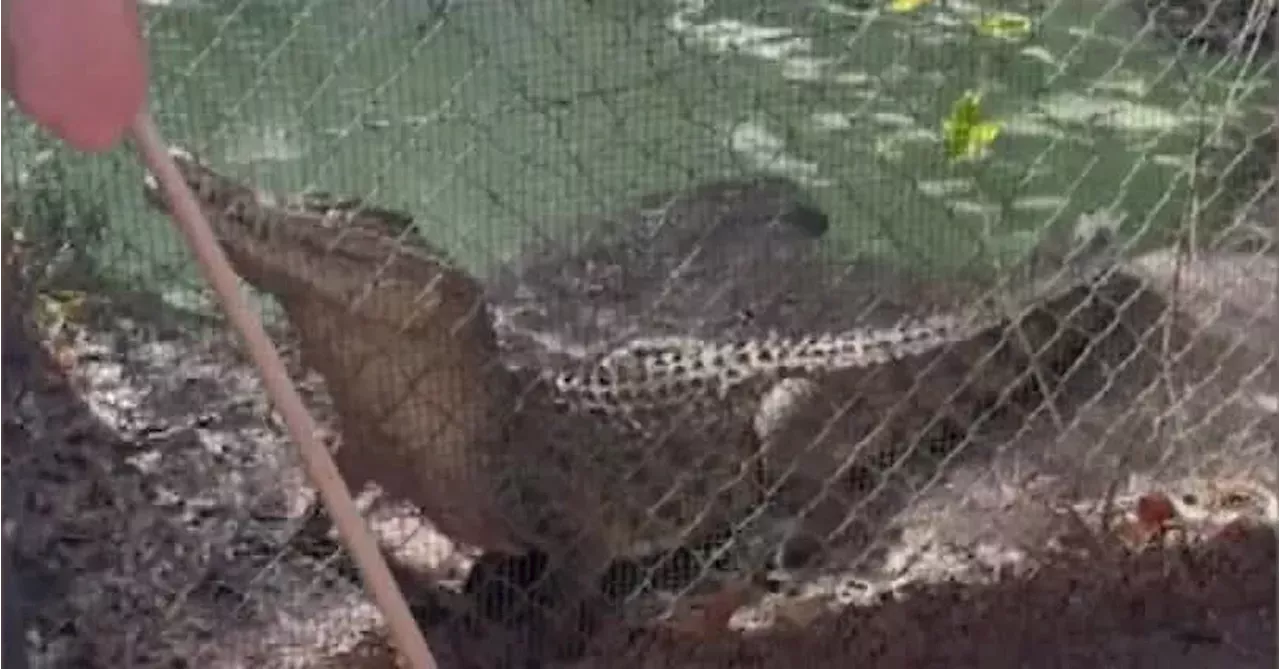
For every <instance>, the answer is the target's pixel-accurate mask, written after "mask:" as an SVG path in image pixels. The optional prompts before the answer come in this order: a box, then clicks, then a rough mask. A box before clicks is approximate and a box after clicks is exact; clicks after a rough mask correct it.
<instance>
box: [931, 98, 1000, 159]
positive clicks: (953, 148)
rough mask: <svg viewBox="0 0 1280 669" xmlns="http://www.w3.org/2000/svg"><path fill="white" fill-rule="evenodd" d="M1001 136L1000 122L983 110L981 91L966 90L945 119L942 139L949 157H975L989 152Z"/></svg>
mask: <svg viewBox="0 0 1280 669" xmlns="http://www.w3.org/2000/svg"><path fill="white" fill-rule="evenodd" d="M999 136H1000V124H999V123H997V122H993V121H990V120H987V119H986V118H985V116H984V114H983V113H982V94H981V93H979V92H977V91H966V92H965V94H964V95H962V96H960V99H958V100H956V101H955V102H954V103H953V104H952V105H951V114H950V115H949V116H948V117H947V118H946V119H945V120H943V122H942V143H943V147H944V149H945V150H946V153H947V158H948V159H951V160H973V159H977V158H981V157H982V156H984V155H986V153H987V151H988V150H989V149H990V148H991V145H992V144H993V143H994V142H995V141H996V138H997V137H999Z"/></svg>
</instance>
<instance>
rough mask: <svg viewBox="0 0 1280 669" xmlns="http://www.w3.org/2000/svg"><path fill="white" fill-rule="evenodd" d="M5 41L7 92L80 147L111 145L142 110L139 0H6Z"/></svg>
mask: <svg viewBox="0 0 1280 669" xmlns="http://www.w3.org/2000/svg"><path fill="white" fill-rule="evenodd" d="M3 48H4V51H3V86H4V90H5V92H7V93H8V94H9V95H10V96H12V98H13V100H14V102H16V103H17V106H18V109H20V110H21V111H22V112H23V113H25V114H26V115H28V116H29V117H31V118H32V119H33V120H34V121H35V122H36V123H38V124H40V125H41V126H42V127H44V128H45V129H46V130H48V131H50V132H52V133H53V134H54V135H56V136H58V138H60V139H62V140H63V141H65V142H67V143H68V144H70V145H71V146H72V147H75V148H77V149H80V150H82V151H103V150H106V149H109V148H111V146H112V145H114V144H115V143H116V142H117V141H118V140H119V139H120V137H121V136H122V135H123V134H124V132H125V131H126V130H127V129H128V127H129V124H131V123H132V122H133V120H134V117H135V116H137V114H138V112H139V111H141V110H142V107H143V104H144V102H145V100H146V91H147V60H146V57H147V56H146V49H145V46H144V43H143V40H142V34H141V30H140V26H139V23H138V7H137V4H136V2H135V0H4V24H3Z"/></svg>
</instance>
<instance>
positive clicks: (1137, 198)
mask: <svg viewBox="0 0 1280 669" xmlns="http://www.w3.org/2000/svg"><path fill="white" fill-rule="evenodd" d="M433 1H436V0H433ZM709 4H712V5H713V8H712V9H707V8H705V7H703V3H702V2H701V1H700V0H645V1H643V2H641V1H638V0H453V3H452V6H450V7H449V8H448V10H447V11H443V12H441V11H438V8H435V7H433V6H432V5H431V4H430V3H429V2H424V1H420V0H390V1H389V2H383V1H381V0H371V1H370V2H361V3H353V2H349V1H348V2H343V1H339V0H316V1H306V0H280V1H254V2H231V1H225V0H206V1H204V2H199V1H197V0H173V4H169V5H164V6H159V5H152V6H149V7H148V8H147V11H146V18H147V23H148V33H149V37H150V40H151V43H152V49H153V60H154V81H155V85H154V91H153V99H154V108H155V111H156V114H157V116H158V118H159V120H160V123H161V126H162V129H163V131H164V133H165V135H166V137H167V138H168V139H169V140H170V141H171V142H172V143H176V144H182V145H184V146H187V147H188V148H192V149H195V150H196V151H197V152H198V153H199V154H200V155H202V156H204V157H205V158H207V159H208V160H210V161H212V162H213V163H214V164H215V165H218V166H220V167H222V168H224V169H226V170H228V171H230V172H232V173H235V174H239V175H242V176H244V177H245V178H247V179H251V180H253V181H255V182H257V183H261V184H264V185H267V186H271V187H277V188H282V189H301V188H305V187H313V188H319V189H323V190H328V191H331V192H338V193H344V194H363V195H365V196H367V197H368V198H370V199H372V200H376V201H378V202H380V203H382V204H385V205H389V206H395V207H403V208H406V209H408V210H411V211H413V212H415V213H416V214H417V215H418V216H420V218H421V220H422V231H423V234H424V235H426V236H428V237H430V238H431V239H433V240H434V241H436V242H437V243H439V244H441V245H443V246H445V247H447V248H449V249H450V250H452V251H453V252H454V253H455V254H456V255H458V256H459V257H460V258H462V259H463V260H464V261H466V262H468V263H471V264H472V265H473V266H476V267H480V266H483V265H484V264H486V263H489V262H493V261H497V260H500V259H501V258H503V257H505V256H507V255H508V254H510V253H511V252H513V251H514V250H515V249H516V248H517V247H518V246H519V245H520V243H521V240H522V238H527V237H528V236H529V235H533V234H545V233H546V232H548V231H549V229H548V227H547V226H546V225H545V222H546V221H548V220H556V219H561V220H563V219H565V218H569V217H572V216H573V215H575V214H578V213H583V212H588V211H599V210H607V209H609V208H611V207H613V206H614V205H615V203H617V202H619V201H621V200H622V199H624V198H627V197H631V196H636V195H639V194H641V193H644V192H646V191H651V190H654V189H662V188H670V187H679V186H681V185H686V184H689V183H690V182H693V181H698V180H704V179H710V178H714V177H719V176H725V175H734V174H743V173H748V172H757V171H773V172H780V173H785V174H789V175H791V176H793V177H795V178H797V179H800V180H802V181H803V182H805V183H807V184H808V185H809V186H810V187H811V190H812V192H813V196H814V199H815V200H817V201H818V202H819V203H820V204H821V205H822V206H823V207H825V208H826V209H827V210H828V211H829V212H831V213H832V214H833V215H834V217H835V218H836V220H837V235H836V236H837V237H838V238H839V239H840V241H842V242H845V243H846V245H847V246H846V247H847V248H849V249H852V252H867V253H875V254H886V255H889V256H891V257H893V258H896V259H899V260H903V261H907V262H913V263H918V262H928V263H932V264H938V265H940V266H945V265H946V264H949V263H956V262H964V261H967V260H968V258H969V257H970V256H971V255H973V254H974V253H977V252H979V251H983V250H985V251H987V252H995V253H1013V252H1020V251H1022V250H1024V249H1026V248H1027V246H1028V245H1029V244H1030V243H1031V241H1032V240H1033V239H1034V238H1035V237H1036V236H1037V234H1038V231H1039V230H1041V229H1042V228H1043V227H1044V226H1046V225H1069V224H1070V223H1072V222H1074V221H1075V220H1076V218H1077V217H1078V216H1079V215H1080V214H1081V213H1083V212H1089V211H1093V210H1095V209H1099V208H1103V207H1114V208H1117V209H1120V210H1123V211H1124V212H1126V213H1127V214H1128V218H1127V219H1126V225H1128V226H1129V227H1130V229H1132V230H1134V231H1135V232H1136V231H1152V230H1154V231H1160V230H1168V229H1170V228H1172V227H1174V226H1177V225H1178V224H1179V223H1180V222H1181V221H1183V220H1184V215H1185V212H1186V211H1187V210H1188V197H1189V196H1188V193H1189V192H1190V191H1191V189H1190V187H1189V185H1190V179H1189V174H1190V167H1191V164H1192V162H1191V159H1190V156H1191V154H1192V152H1193V150H1194V149H1195V147H1196V146H1198V145H1200V144H1201V143H1203V140H1204V139H1205V138H1206V137H1213V136H1215V134H1216V133H1217V132H1218V131H1219V130H1220V129H1221V127H1222V126H1223V125H1224V124H1230V123H1234V122H1237V121H1239V120H1240V119H1242V118H1245V117H1246V116H1247V114H1248V110H1249V108H1250V105H1251V104H1255V103H1256V101H1257V100H1258V99H1263V100H1267V99H1270V100H1274V96H1275V83H1274V82H1275V64H1274V60H1273V61H1271V62H1269V63H1266V64H1262V65H1258V64H1256V63H1255V64H1254V65H1248V64H1244V63H1239V62H1226V61H1221V60H1219V59H1216V58H1212V57H1203V56H1201V57H1195V56H1185V57H1183V58H1181V59H1177V58H1176V54H1175V52H1174V51H1173V50H1172V49H1171V48H1170V46H1169V45H1168V44H1166V43H1163V42H1160V41H1158V40H1157V39H1155V38H1154V37H1150V38H1142V37H1139V36H1138V29H1139V27H1140V23H1139V20H1138V18H1137V17H1136V15H1135V14H1133V13H1132V12H1131V10H1130V9H1129V8H1128V6H1127V5H1125V4H1120V3H1116V4H1113V5H1105V4H1102V3H1101V1H1100V0H1063V1H1062V2H1057V3H1053V4H1043V5H1042V4H1040V3H1037V2H1032V1H1030V0H1028V1H1027V2H1016V3H1015V2H1003V3H998V2H987V3H984V4H982V5H974V4H968V3H964V2H956V1H954V0H950V1H948V2H946V3H942V4H937V3H935V4H929V5H925V6H924V7H922V8H920V9H919V10H917V11H915V12H912V13H909V14H895V13H893V12H890V11H887V8H886V7H885V6H882V5H877V4H871V3H864V4H861V5H853V4H842V3H839V2H823V1H814V2H806V1H799V0H787V1H777V2H767V3H765V2H761V1H760V0H720V1H719V2H716V3H709ZM995 10H1004V11H1011V12H1017V13H1019V14H1022V15H1025V16H1029V17H1033V18H1036V19H1037V20H1035V21H1034V22H1033V23H1032V26H1031V27H1032V32H1031V34H1030V35H1027V36H1026V37H1025V39H1024V40H1021V41H1012V42H1011V41H1002V40H1000V39H996V38H992V37H987V36H983V35H980V34H978V33H976V32H975V31H974V30H973V29H972V27H971V26H972V19H973V18H974V17H975V16H978V15H980V14H981V13H982V12H990V11H995ZM1175 60H1177V62H1176V63H1175ZM968 89H981V90H983V91H985V94H984V102H983V108H984V111H985V113H987V114H989V115H990V116H991V117H992V118H993V119H994V120H996V121H998V122H999V123H1000V125H1001V128H1002V131H1001V134H1000V136H999V137H998V138H997V140H996V141H995V143H994V144H993V145H992V146H991V147H990V150H989V152H988V154H987V156H986V157H985V158H983V159H981V160H978V161H969V162H965V161H961V162H956V161H953V160H949V159H948V158H947V156H946V155H945V153H944V151H943V150H942V148H941V147H942V143H941V141H942V140H941V134H940V133H941V126H942V121H943V119H944V118H945V117H946V116H947V115H948V113H949V112H948V110H949V109H950V107H951V105H952V103H953V101H955V100H956V99H957V98H958V97H960V96H961V95H962V94H963V92H964V91H965V90H968ZM1267 96H1269V97H1267ZM5 135H6V139H7V140H9V143H8V144H6V147H8V150H7V151H5V166H6V167H7V168H14V167H17V168H19V169H21V168H22V167H23V165H24V164H25V161H27V160H28V159H29V157H30V154H31V152H32V150H33V147H35V146H36V143H34V142H33V140H32V134H31V132H30V131H29V129H27V128H25V127H24V126H22V125H21V124H19V123H14V122H11V120H10V118H9V116H8V115H7V116H6V124H5ZM11 173H14V171H13V170H12V169H10V171H9V172H7V173H6V174H11ZM71 173H72V176H71V177H70V178H69V179H70V180H69V188H73V189H79V190H80V191H82V192H84V193H88V194H89V196H90V197H94V198H99V199H101V200H102V201H103V202H105V203H106V204H107V206H108V207H109V209H110V213H111V215H110V219H111V226H112V229H111V231H110V234H109V235H108V239H107V243H105V244H104V245H103V249H101V252H102V253H103V254H104V256H106V257H108V258H109V261H108V262H109V264H110V265H111V266H112V267H114V268H116V269H117V271H119V272H120V273H122V274H127V275H129V276H132V277H134V280H135V281H139V282H160V283H165V284H169V283H175V282H177V281H178V280H179V279H178V278H177V277H179V276H184V275H185V276H188V277H189V276H190V274H189V272H187V271H186V268H187V267H188V266H189V261H188V259H187V256H186V255H185V253H184V252H183V251H181V250H180V249H179V248H178V247H177V246H176V245H175V243H174V241H173V238H172V236H171V235H169V234H168V226H167V223H166V222H165V221H164V220H163V219H162V218H160V217H158V216H156V215H154V214H153V213H151V212H149V211H147V210H146V209H145V207H143V206H142V202H141V198H140V196H139V193H138V188H137V185H138V183H139V177H140V172H139V170H138V169H137V168H136V167H134V166H133V164H132V161H131V159H130V158H129V156H128V155H125V154H122V153H119V152H117V153H115V154H111V155H108V156H103V157H95V158H85V159H80V158H76V159H75V161H74V162H73V164H72V166H71ZM1202 190H1203V189H1202ZM1210 190H1212V189H1210ZM173 288H174V286H171V285H170V286H167V289H170V290H172V289H173Z"/></svg>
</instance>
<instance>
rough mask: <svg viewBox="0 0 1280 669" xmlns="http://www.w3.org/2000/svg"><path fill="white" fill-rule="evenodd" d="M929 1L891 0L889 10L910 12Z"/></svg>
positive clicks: (900, 12)
mask: <svg viewBox="0 0 1280 669" xmlns="http://www.w3.org/2000/svg"><path fill="white" fill-rule="evenodd" d="M928 3H929V0H889V11H891V12H895V13H897V14H909V13H911V12H914V11H916V10H917V9H920V8H921V7H923V6H925V5H926V4H928Z"/></svg>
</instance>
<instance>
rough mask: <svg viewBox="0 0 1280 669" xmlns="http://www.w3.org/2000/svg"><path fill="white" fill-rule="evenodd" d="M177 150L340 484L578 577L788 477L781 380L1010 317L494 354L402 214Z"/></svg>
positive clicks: (697, 527)
mask: <svg viewBox="0 0 1280 669" xmlns="http://www.w3.org/2000/svg"><path fill="white" fill-rule="evenodd" d="M175 158H176V159H177V161H178V163H179V166H180V168H181V169H182V171H183V173H184V175H185V177H186V179H187V181H188V183H189V185H190V186H191V187H192V189H193V190H194V191H195V192H196V194H197V196H198V198H199V200H200V201H201V203H202V205H203V207H204V210H205V213H206V215H207V216H208V217H209V218H210V221H211V223H212V224H213V225H214V228H215V233H216V234H217V235H218V237H219V239H220V241H221V243H222V245H223V247H224V248H225V250H226V251H227V254H228V257H229V258H230V260H231V261H232V264H233V265H234V267H235V269H236V271H237V272H238V273H239V274H240V275H241V276H242V277H243V278H244V279H245V280H246V281H248V282H249V283H250V284H252V285H253V286H254V287H255V288H257V289H259V290H261V291H263V292H265V293H267V294H270V295H272V296H273V297H275V298H276V299H277V300H278V301H279V302H280V303H281V305H282V307H283V308H284V310H285V312H286V315H287V316H288V318H289V320H290V321H291V323H292V324H293V325H294V327H295V329H296V330H297V332H298V334H299V336H300V338H301V340H302V349H303V356H304V361H305V362H306V364H308V366H311V367H313V368H315V369H316V370H317V371H318V372H319V373H320V374H321V375H322V376H323V377H324V379H325V381H326V385H327V386H328V388H329V391H330V393H331V394H332V396H333V400H334V405H335V408H336V409H337V411H338V414H339V417H340V422H341V426H340V427H341V432H342V434H343V436H344V440H345V443H344V444H343V446H342V447H341V448H340V449H339V451H338V464H339V467H340V468H341V469H342V471H343V473H344V475H345V476H347V477H348V478H349V479H350V480H351V483H352V484H353V485H360V484H363V483H364V482H366V481H374V482H376V483H378V484H379V485H380V486H382V487H383V488H384V489H385V490H387V491H388V492H389V493H390V494H392V495H395V496H397V497H401V498H403V499H406V500H408V501H411V502H413V503H415V504H417V505H418V506H419V507H420V508H422V510H423V512H424V513H425V514H426V515H427V517H428V518H430V519H431V520H432V521H433V522H434V523H436V524H437V526H438V528H439V529H440V530H441V531H443V532H444V533H446V534H448V535H450V536H451V537H453V538H455V539H458V540H461V541H464V542H467V543H470V544H473V545H477V546H480V547H482V548H486V549H491V550H498V551H508V552H517V551H519V550H521V549H522V548H524V547H529V546H534V547H538V548H542V549H544V550H546V551H548V552H551V553H558V554H561V555H567V556H568V559H571V560H576V561H577V563H576V564H581V565H582V571H583V573H586V574H596V573H599V570H601V569H603V566H604V564H606V563H607V562H608V561H610V560H611V559H614V558H617V557H620V556H628V555H635V554H637V553H646V552H649V551H653V550H663V549H669V548H671V547H673V546H676V545H679V544H681V543H684V542H686V541H691V540H696V539H697V538H698V537H699V536H702V535H705V534H708V533H710V532H711V531H713V530H716V529H718V528H722V527H724V526H726V525H729V526H732V525H735V524H736V523H737V522H738V521H740V520H741V519H742V518H744V517H746V516H749V515H751V514H752V513H753V512H754V511H755V510H757V509H758V508H759V507H760V505H761V503H762V502H764V501H765V499H766V497H767V496H768V494H769V490H770V487H771V480H770V479H772V478H774V477H773V475H772V474H771V473H770V468H771V467H774V466H776V465H778V464H781V465H783V466H782V467H780V469H786V470H790V469H791V468H792V467H791V463H788V462H782V463H779V462H777V461H776V460H775V461H769V460H768V458H767V457H766V456H769V457H773V458H776V457H777V455H778V453H779V450H778V449H776V448H773V447H771V446H770V445H769V444H768V443H762V442H768V441H769V440H770V439H773V438H774V435H775V434H788V433H794V430H791V429H790V427H789V426H792V425H794V424H795V423H796V422H797V420H795V419H793V418H792V416H793V415H798V416H804V415H805V412H804V411H803V410H802V407H801V405H800V404H797V403H796V402H788V401H785V400H786V393H777V392H774V391H775V389H776V388H777V387H778V384H779V383H780V382H783V381H788V380H794V379H801V380H812V381H814V382H817V383H826V381H825V379H827V378H832V379H837V380H838V379H841V378H843V376H842V375H847V374H853V375H855V377H857V375H858V374H861V373H862V372H864V371H866V370H868V369H874V368H878V367H883V366H884V363H886V362H889V361H893V360H899V359H902V358H911V357H919V356H926V355H930V354H932V353H933V352H936V351H938V350H940V349H941V348H943V347H946V346H947V345H948V344H953V343H955V342H957V341H961V340H965V339H972V338H973V337H974V336H975V335H977V334H980V333H982V332H984V331H987V330H990V329H992V328H997V327H999V326H1000V325H1001V324H1002V323H1004V322H1006V321H1008V320H1009V318H1010V311H1009V308H1008V307H1006V306H1003V305H1002V306H1001V307H1000V308H991V307H988V308H985V309H981V310H968V311H959V312H956V313H954V314H953V315H950V316H939V317H934V318H926V319H919V320H915V321H910V322H904V323H901V324H899V325H896V326H893V327H887V328H854V329H847V330H843V331H838V332H835V333H833V334H828V335H814V336H808V337H804V336H793V335H790V334H786V333H771V332H765V333H762V334H759V335H757V336H755V337H752V338H747V339H733V338H726V337H718V336H715V335H714V331H711V332H709V333H708V334H707V336H695V337H656V338H655V337H648V338H632V339H630V340H628V341H623V342H622V343H620V344H618V345H616V346H614V347H612V348H611V349H609V350H607V351H605V352H603V353H596V354H588V355H583V356H576V357H574V356H571V358H572V359H569V360H565V361H563V362H560V363H557V364H547V365H530V364H505V363H504V359H503V358H504V352H503V350H502V348H501V346H500V345H499V339H498V336H497V335H496V334H495V329H494V326H493V323H492V319H491V316H490V310H489V308H488V306H487V305H486V295H485V290H484V289H483V287H482V286H481V285H480V283H479V282H478V281H477V280H476V279H474V278H473V277H472V276H470V275H469V274H468V273H467V272H465V271H464V270H463V269H461V268H460V267H458V266H457V265H456V264H454V263H453V262H452V261H451V260H449V257H448V255H447V254H445V253H444V252H443V251H442V250H440V249H437V248H435V247H433V246H431V245H430V244H428V243H426V242H424V241H423V240H422V239H421V238H419V237H418V236H416V235H415V234H413V233H412V232H411V228H412V219H411V218H410V217H408V216H406V215H404V214H400V213H397V212H392V211H386V210H380V209H376V208H368V207H364V206H363V205H362V204H361V203H360V202H359V201H355V200H348V201H338V200H333V199H330V198H321V197H312V198H306V197H299V198H284V197H278V196H275V195H273V194H271V193H267V192H264V191H260V190H257V189H254V188H251V187H248V186H245V185H243V184H240V183H238V182H236V181H234V180H232V179H229V178H227V177H224V176H222V175H219V174H218V173H216V172H214V171H212V170H210V169H209V168H208V167H206V166H204V165H202V164H200V163H199V162H198V161H196V160H194V159H192V158H191V157H190V156H188V155H186V154H182V153H177V152H176V153H175ZM149 194H150V197H151V198H152V200H153V202H155V203H156V204H157V205H159V206H163V203H162V201H161V200H160V199H159V198H158V196H157V195H156V193H155V191H154V189H153V190H151V191H149ZM1103 269H1105V263H1100V264H1094V263H1092V262H1086V263H1081V264H1079V265H1078V266H1074V272H1073V273H1071V274H1070V275H1069V276H1067V277H1066V279H1065V280H1063V279H1059V280H1058V282H1059V283H1057V284H1052V285H1049V284H1040V283H1029V284H1028V286H1029V290H1027V291H1026V294H1025V296H1024V298H1021V299H1018V300H1014V303H1015V304H1014V308H1015V309H1022V308H1024V307H1025V306H1026V305H1027V304H1033V303H1034V302H1035V301H1036V300H1043V299H1045V298H1046V296H1048V297H1050V298H1056V297H1057V296H1059V295H1061V294H1063V293H1064V292H1066V291H1069V290H1071V289H1072V288H1073V287H1078V286H1079V285H1080V284H1081V282H1087V281H1089V280H1091V279H1092V278H1093V277H1095V276H1096V275H1097V274H1098V272H1099V271H1101V270H1103ZM1064 281H1065V283H1064ZM766 397H768V398H770V401H771V402H773V401H774V400H777V399H778V398H779V397H781V398H782V400H784V401H781V404H782V407H781V408H777V407H770V411H771V412H773V413H776V414H777V415H778V417H777V418H776V419H774V420H773V422H774V423H776V424H777V425H779V426H781V427H778V428H776V429H775V428H773V427H769V426H762V423H761V420H762V419H761V415H760V414H761V409H762V400H763V399H765V398H766ZM795 397H797V398H800V399H799V400H797V401H798V402H801V404H802V403H803V398H804V397H805V393H804V392H800V393H797V394H796V395H795ZM775 403H777V402H775ZM766 422H768V421H766ZM762 446H764V447H763V448H762ZM771 453H772V455H770V454H771ZM800 453H801V449H794V450H793V451H792V453H791V454H795V455H798V454H800ZM818 462H821V463H824V464H823V465H821V466H825V463H827V462H828V459H826V458H820V459H819V460H818Z"/></svg>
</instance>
